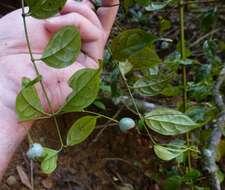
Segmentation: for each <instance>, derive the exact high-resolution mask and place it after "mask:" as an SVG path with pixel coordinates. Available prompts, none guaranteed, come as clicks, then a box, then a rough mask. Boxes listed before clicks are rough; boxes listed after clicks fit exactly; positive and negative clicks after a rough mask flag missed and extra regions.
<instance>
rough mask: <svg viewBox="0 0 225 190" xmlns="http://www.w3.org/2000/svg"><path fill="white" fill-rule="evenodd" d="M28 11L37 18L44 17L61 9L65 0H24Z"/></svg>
mask: <svg viewBox="0 0 225 190" xmlns="http://www.w3.org/2000/svg"><path fill="white" fill-rule="evenodd" d="M25 1H26V4H27V5H28V6H29V13H30V14H31V16H33V17H35V18H37V19H46V18H48V17H51V16H53V15H55V14H57V13H58V12H60V11H61V10H62V8H63V7H64V5H65V3H66V0H25Z"/></svg>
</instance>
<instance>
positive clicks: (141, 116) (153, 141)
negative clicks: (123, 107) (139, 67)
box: [119, 69, 157, 144]
mask: <svg viewBox="0 0 225 190" xmlns="http://www.w3.org/2000/svg"><path fill="white" fill-rule="evenodd" d="M119 71H120V74H121V76H122V79H123V81H124V83H125V85H126V87H127V89H128V92H129V95H130V97H131V101H132V103H133V105H134V108H135V110H136V112H137V114H138V116H139V118H140V119H141V120H142V121H144V117H143V115H142V114H141V113H140V111H139V109H138V106H137V104H136V102H135V99H134V96H133V95H132V92H131V89H130V87H129V85H128V83H127V79H126V77H125V75H124V74H123V73H122V72H121V70H120V69H119ZM144 128H145V130H146V131H147V134H148V136H149V138H150V140H151V141H152V143H153V144H157V143H156V142H155V140H154V138H153V137H152V135H151V134H150V133H149V131H148V128H147V126H146V125H145V123H144ZM138 132H139V133H140V131H138Z"/></svg>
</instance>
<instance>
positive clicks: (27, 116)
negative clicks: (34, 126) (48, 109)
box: [16, 78, 48, 121]
mask: <svg viewBox="0 0 225 190" xmlns="http://www.w3.org/2000/svg"><path fill="white" fill-rule="evenodd" d="M28 81H29V82H28ZM22 83H26V87H24V88H22V90H21V91H20V93H19V94H18V96H17V98H16V112H17V114H18V118H19V120H20V121H28V120H34V119H40V118H43V117H46V116H47V115H48V114H47V113H45V112H44V108H43V107H42V105H41V102H40V99H39V97H38V94H37V91H36V89H35V87H34V86H33V85H34V84H35V82H33V81H31V80H30V79H28V78H23V82H22ZM31 84H32V85H31Z"/></svg>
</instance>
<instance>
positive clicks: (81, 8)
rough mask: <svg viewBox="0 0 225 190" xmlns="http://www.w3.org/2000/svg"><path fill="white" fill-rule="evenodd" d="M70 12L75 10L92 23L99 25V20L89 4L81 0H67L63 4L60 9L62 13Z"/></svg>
mask: <svg viewBox="0 0 225 190" xmlns="http://www.w3.org/2000/svg"><path fill="white" fill-rule="evenodd" d="M71 12H77V13H79V14H80V15H82V16H84V17H85V18H87V19H88V20H90V21H91V22H92V23H93V24H95V25H96V26H98V27H99V28H100V27H101V22H100V21H99V19H98V17H97V15H96V14H95V12H94V11H93V10H92V8H91V7H90V5H89V4H87V3H83V2H77V1H73V0H69V1H67V3H66V5H65V6H64V8H63V10H62V11H61V13H62V14H68V13H71Z"/></svg>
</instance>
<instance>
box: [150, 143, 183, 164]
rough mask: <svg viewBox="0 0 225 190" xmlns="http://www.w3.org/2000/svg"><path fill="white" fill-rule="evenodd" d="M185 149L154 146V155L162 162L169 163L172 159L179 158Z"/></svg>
mask: <svg viewBox="0 0 225 190" xmlns="http://www.w3.org/2000/svg"><path fill="white" fill-rule="evenodd" d="M186 150H187V149H183V148H182V149H177V148H170V147H164V146H161V145H158V144H156V145H154V152H155V154H156V155H157V156H158V157H159V158H160V159H161V160H164V161H169V160H172V159H174V158H177V157H179V156H180V155H181V154H183V153H184V152H185V151H186Z"/></svg>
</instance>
